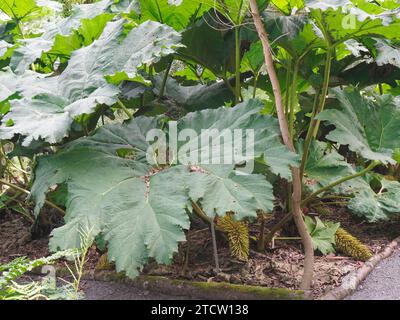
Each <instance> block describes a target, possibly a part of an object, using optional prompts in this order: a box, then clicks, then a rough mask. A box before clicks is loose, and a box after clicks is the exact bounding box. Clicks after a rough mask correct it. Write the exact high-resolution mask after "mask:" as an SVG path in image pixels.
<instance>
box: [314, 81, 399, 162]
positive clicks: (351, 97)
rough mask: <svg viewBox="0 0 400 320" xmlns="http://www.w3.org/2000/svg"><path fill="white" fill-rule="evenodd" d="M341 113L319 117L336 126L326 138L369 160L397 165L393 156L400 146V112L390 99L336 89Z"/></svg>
mask: <svg viewBox="0 0 400 320" xmlns="http://www.w3.org/2000/svg"><path fill="white" fill-rule="evenodd" d="M332 93H333V94H334V96H335V97H336V98H337V99H338V100H339V102H340V109H329V110H325V111H324V112H322V113H321V114H320V115H318V117H317V118H318V119H320V120H325V121H327V122H328V123H330V124H332V125H334V126H335V129H334V130H333V131H331V132H330V133H329V134H328V136H327V138H328V139H329V140H332V141H335V142H338V143H340V144H343V145H349V148H350V150H352V151H354V152H357V153H359V154H360V155H361V156H362V157H364V158H365V159H368V160H378V161H381V162H382V163H394V160H393V159H392V153H393V150H394V149H395V148H398V147H399V144H400V140H399V138H400V125H399V124H400V122H399V121H400V109H399V107H398V104H397V102H396V100H395V99H394V98H393V96H391V95H384V96H379V97H374V98H367V97H364V96H362V95H361V93H360V92H359V91H358V90H356V89H354V88H347V89H345V90H340V89H333V90H332Z"/></svg>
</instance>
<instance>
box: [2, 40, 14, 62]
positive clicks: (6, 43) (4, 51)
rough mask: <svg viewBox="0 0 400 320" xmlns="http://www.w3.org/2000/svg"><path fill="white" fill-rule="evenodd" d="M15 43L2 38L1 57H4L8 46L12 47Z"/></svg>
mask: <svg viewBox="0 0 400 320" xmlns="http://www.w3.org/2000/svg"><path fill="white" fill-rule="evenodd" d="M12 46H13V45H12V44H11V43H8V42H7V41H4V40H0V58H1V57H3V56H4V55H5V54H6V52H7V50H8V48H10V47H12Z"/></svg>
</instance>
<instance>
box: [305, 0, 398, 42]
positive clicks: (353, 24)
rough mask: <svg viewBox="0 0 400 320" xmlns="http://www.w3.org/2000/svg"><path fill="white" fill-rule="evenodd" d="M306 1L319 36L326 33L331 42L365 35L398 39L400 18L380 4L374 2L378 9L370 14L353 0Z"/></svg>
mask: <svg viewBox="0 0 400 320" xmlns="http://www.w3.org/2000/svg"><path fill="white" fill-rule="evenodd" d="M305 3H306V7H308V8H309V9H310V11H311V17H312V18H313V20H314V21H315V22H316V23H317V25H318V27H319V28H320V30H319V32H320V35H321V36H322V33H324V36H325V37H328V39H327V40H329V41H330V42H331V43H340V42H343V41H345V40H348V39H352V38H357V37H362V36H380V37H386V38H389V39H393V40H396V39H399V34H398V31H397V30H398V28H399V26H400V21H399V20H398V19H397V18H396V13H395V12H393V11H391V10H384V9H382V8H380V6H379V4H372V2H371V3H370V5H371V6H375V7H376V9H377V12H375V13H369V12H367V11H364V10H363V9H362V8H361V7H360V6H355V5H354V4H353V3H352V2H351V1H350V0H322V1H320V0H307V1H305ZM378 10H379V11H378ZM322 30H323V31H322Z"/></svg>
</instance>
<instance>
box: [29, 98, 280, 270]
mask: <svg viewBox="0 0 400 320" xmlns="http://www.w3.org/2000/svg"><path fill="white" fill-rule="evenodd" d="M261 109H262V104H261V103H259V102H258V103H256V102H255V101H252V102H249V103H243V104H241V105H238V106H236V107H234V108H220V109H215V110H204V111H199V112H196V113H192V114H188V115H187V116H185V117H184V118H182V119H181V120H179V121H178V123H177V124H175V123H174V122H170V123H169V126H166V125H165V123H164V121H161V120H162V119H161V118H147V117H138V118H135V119H133V120H131V121H130V122H128V123H125V124H122V125H121V124H114V125H107V126H103V127H101V128H100V129H99V130H98V131H97V132H96V133H95V134H94V135H93V136H90V137H86V138H81V139H78V140H76V141H74V142H72V143H70V144H68V145H67V146H66V147H65V148H64V149H63V150H61V151H60V152H58V153H57V154H56V155H53V156H44V157H41V158H40V159H39V160H38V165H37V168H36V170H35V181H34V184H33V187H32V197H33V199H34V200H35V201H36V204H37V205H36V209H35V212H36V214H38V213H39V210H40V208H41V206H42V205H43V203H44V199H45V194H46V192H47V190H48V189H49V188H50V187H52V186H54V185H57V184H61V183H64V182H66V183H67V185H68V198H67V202H66V206H67V214H66V216H65V222H66V224H65V225H64V226H62V227H61V228H58V229H55V230H54V231H53V233H52V238H51V241H50V247H51V249H52V250H57V249H58V248H70V247H76V246H79V241H80V237H79V230H80V229H82V228H89V229H90V230H92V232H93V235H94V236H96V234H99V233H102V234H104V235H105V239H106V240H107V242H108V249H109V258H110V260H115V261H116V266H117V270H118V271H126V273H127V274H128V275H129V276H131V277H134V276H136V275H137V274H138V270H140V269H141V267H142V266H143V265H144V263H145V262H146V261H147V260H148V258H150V257H152V258H155V259H156V261H158V262H160V263H167V262H169V261H170V259H171V257H172V254H173V253H174V252H176V251H177V244H178V242H180V241H183V240H184V239H185V237H184V233H183V230H184V229H187V228H189V220H188V216H187V215H186V213H185V209H186V208H190V201H196V202H198V203H199V204H200V205H201V206H202V207H203V210H204V211H205V212H206V214H207V215H209V216H211V217H213V216H214V215H216V214H218V215H224V214H225V212H226V211H233V212H235V214H236V215H235V216H236V217H237V218H244V217H255V216H256V210H258V209H262V210H265V211H270V210H271V209H272V207H273V194H272V186H271V185H270V183H269V182H268V181H267V180H266V178H265V177H264V176H262V175H253V174H245V173H244V172H238V171H240V168H237V169H236V170H234V165H235V164H234V163H228V164H221V165H207V164H203V163H201V161H198V162H194V163H189V164H186V163H183V162H182V161H176V162H175V163H174V161H172V159H171V158H170V162H171V163H170V164H164V165H163V164H161V163H160V164H159V165H154V164H152V161H150V160H152V159H153V158H154V157H157V155H160V152H162V150H164V151H166V150H169V149H170V148H172V147H173V142H170V144H169V147H165V148H164V149H162V148H161V145H160V143H159V141H158V142H157V143H153V141H152V139H151V136H148V135H149V134H151V133H153V132H154V131H153V130H154V129H156V130H157V131H156V133H157V132H158V133H159V132H165V133H167V132H168V133H169V137H170V139H172V136H173V134H171V132H172V131H171V130H172V129H173V128H174V127H175V128H179V130H184V129H194V130H195V131H196V132H200V134H202V131H201V130H202V129H212V128H215V129H219V130H222V129H231V130H239V129H242V130H246V129H253V130H255V131H260V133H257V132H256V133H255V134H254V136H255V137H260V136H262V135H263V134H265V132H266V131H263V130H261V127H260V124H261V123H264V124H266V125H267V126H268V122H271V121H272V119H268V117H265V116H262V115H261V114H260V111H261ZM272 122H273V123H271V124H269V127H270V128H275V126H276V123H275V121H272ZM171 126H172V129H171ZM162 130H164V131H162ZM240 138H243V136H242V135H241V136H240ZM171 141H174V140H171ZM152 143H153V144H152ZM215 144H220V145H221V144H222V142H214V143H213V146H215ZM254 144H255V146H254V148H255V150H262V149H263V148H264V147H265V145H264V144H263V140H261V141H257V140H256V141H255V142H254ZM178 147H179V148H181V147H182V144H178ZM224 150H225V149H224ZM225 151H226V150H225ZM192 152H193V150H192ZM230 152H232V150H231V151H230ZM211 158H212V157H211ZM248 160H250V159H248ZM210 190H212V192H210Z"/></svg>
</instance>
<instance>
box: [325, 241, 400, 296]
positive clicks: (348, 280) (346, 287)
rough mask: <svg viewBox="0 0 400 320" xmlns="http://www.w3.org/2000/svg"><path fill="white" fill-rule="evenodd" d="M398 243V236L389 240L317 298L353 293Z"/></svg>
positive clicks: (399, 243) (399, 242)
mask: <svg viewBox="0 0 400 320" xmlns="http://www.w3.org/2000/svg"><path fill="white" fill-rule="evenodd" d="M399 245H400V236H399V237H397V238H396V239H394V240H393V241H392V242H390V243H389V244H388V245H387V246H386V247H385V249H383V250H382V251H381V252H379V253H377V254H375V255H374V256H373V257H372V258H371V259H369V260H368V261H367V262H365V263H364V265H363V266H362V267H361V268H359V269H357V270H354V271H352V272H350V273H349V274H348V275H347V276H345V277H344V278H343V280H342V284H341V285H340V286H338V287H336V288H334V289H332V290H330V291H328V292H326V293H325V294H324V295H323V296H322V297H320V298H319V299H318V300H342V299H344V298H346V297H348V296H349V295H351V294H352V293H354V292H355V291H356V290H357V288H358V286H359V285H360V284H361V282H363V281H364V280H365V278H366V277H367V276H368V275H369V274H370V273H371V272H372V270H374V269H375V267H376V266H377V265H378V264H379V263H380V262H381V261H382V260H384V259H387V258H389V257H390V256H391V255H392V254H393V252H394V251H395V249H396V248H397V247H399Z"/></svg>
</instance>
